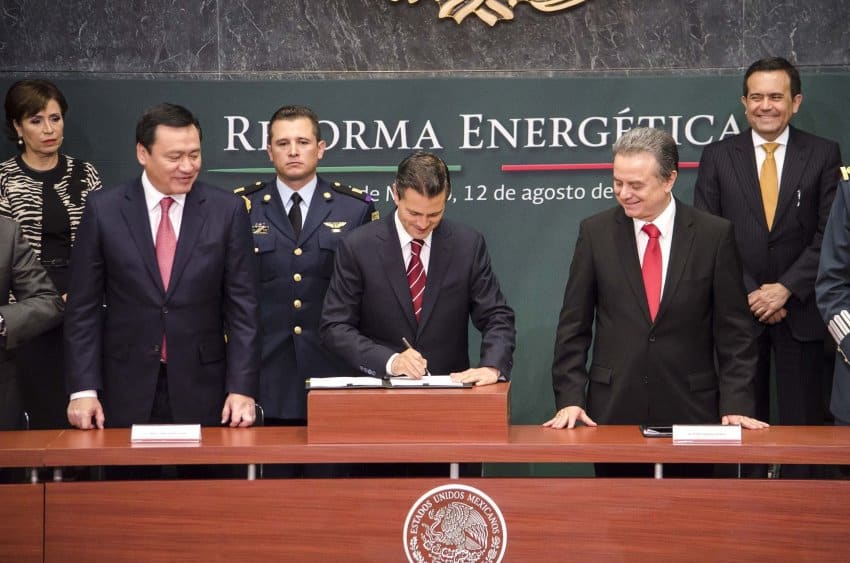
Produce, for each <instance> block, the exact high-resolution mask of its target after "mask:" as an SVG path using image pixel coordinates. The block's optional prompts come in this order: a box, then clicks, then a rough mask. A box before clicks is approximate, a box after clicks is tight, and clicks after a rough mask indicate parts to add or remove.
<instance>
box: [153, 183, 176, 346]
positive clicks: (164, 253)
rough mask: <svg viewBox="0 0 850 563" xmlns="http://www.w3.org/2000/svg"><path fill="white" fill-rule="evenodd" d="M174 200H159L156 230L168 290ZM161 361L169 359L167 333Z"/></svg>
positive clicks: (159, 260)
mask: <svg viewBox="0 0 850 563" xmlns="http://www.w3.org/2000/svg"><path fill="white" fill-rule="evenodd" d="M172 203H174V200H173V199H171V198H170V197H164V198H162V199H161V200H159V207H160V209H161V210H162V216H161V217H160V219H159V228H157V230H156V263H157V264H158V265H159V274H160V275H161V276H162V286H163V287H164V288H165V289H166V290H168V281H169V280H170V279H171V266H172V265H173V264H174V251H175V250H177V237H176V236H175V235H174V227H173V226H172V225H171V217H169V216H168V209H169V208H170V207H171V204H172ZM160 359H161V360H162V361H163V362H164V361H166V360H167V359H168V356H167V354H166V351H165V333H164V332H163V334H162V351H161V352H160Z"/></svg>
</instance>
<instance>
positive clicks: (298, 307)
mask: <svg viewBox="0 0 850 563" xmlns="http://www.w3.org/2000/svg"><path fill="white" fill-rule="evenodd" d="M292 306H293V307H295V308H296V309H300V308H301V300H300V299H296V300H295V301H293V302H292Z"/></svg>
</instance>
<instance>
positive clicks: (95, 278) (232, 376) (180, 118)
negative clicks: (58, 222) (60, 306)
mask: <svg viewBox="0 0 850 563" xmlns="http://www.w3.org/2000/svg"><path fill="white" fill-rule="evenodd" d="M136 157H137V159H138V161H139V163H140V164H141V165H142V167H143V168H144V171H143V173H142V175H141V177H140V178H137V179H136V180H135V181H132V182H130V183H128V184H125V185H122V186H118V187H115V188H110V189H105V190H101V191H100V192H97V193H96V194H93V196H91V197H89V199H88V201H87V203H86V210H85V213H84V215H83V219H82V222H81V223H80V227H79V230H78V231H77V240H76V243H75V245H74V251H73V256H72V260H71V281H70V286H69V290H68V306H67V311H66V318H65V322H66V324H65V339H66V344H67V345H66V348H65V350H66V359H67V374H66V377H67V384H68V389H69V391H70V392H71V400H70V402H69V404H68V420H69V421H70V423H71V424H72V425H74V426H76V427H78V428H84V429H87V428H92V427H95V426H96V427H98V428H103V426H104V423H105V422H106V423H108V424H109V425H110V426H129V425H131V424H135V423H172V422H173V423H200V424H204V425H215V424H219V423H222V424H223V423H228V424H229V425H230V426H250V425H251V424H252V423H253V422H254V412H255V407H254V397H255V396H256V394H257V385H258V374H259V359H260V353H259V340H258V328H257V327H258V326H259V317H258V310H257V276H256V272H255V265H254V258H253V252H252V248H253V247H252V244H251V231H250V230H249V229H250V225H249V222H248V215H247V213H246V211H245V206H244V205H243V204H242V202H241V201H240V200H238V199H236V198H234V197H233V196H232V195H230V194H229V193H228V192H225V191H223V190H219V189H217V188H214V187H212V186H209V185H206V184H203V183H201V182H198V181H197V177H198V172H199V170H200V168H201V128H200V124H199V123H198V120H197V119H196V118H195V117H194V116H193V115H192V114H191V113H190V112H189V111H188V110H187V109H186V108H183V107H181V106H176V105H172V104H160V105H157V106H154V107H153V108H151V109H149V110H148V111H147V113H145V114H144V115H143V116H142V118H141V119H140V120H139V123H138V125H137V127H136Z"/></svg>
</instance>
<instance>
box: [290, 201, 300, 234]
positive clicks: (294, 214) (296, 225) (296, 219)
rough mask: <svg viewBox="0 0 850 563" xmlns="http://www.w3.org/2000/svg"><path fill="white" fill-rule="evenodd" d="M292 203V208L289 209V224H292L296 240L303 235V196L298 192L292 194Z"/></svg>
mask: <svg viewBox="0 0 850 563" xmlns="http://www.w3.org/2000/svg"><path fill="white" fill-rule="evenodd" d="M290 201H292V207H290V208H289V222H290V223H292V230H293V231H295V238H298V235H300V234H301V196H300V195H298V193H297V192H296V193H294V194H292V197H291V198H290Z"/></svg>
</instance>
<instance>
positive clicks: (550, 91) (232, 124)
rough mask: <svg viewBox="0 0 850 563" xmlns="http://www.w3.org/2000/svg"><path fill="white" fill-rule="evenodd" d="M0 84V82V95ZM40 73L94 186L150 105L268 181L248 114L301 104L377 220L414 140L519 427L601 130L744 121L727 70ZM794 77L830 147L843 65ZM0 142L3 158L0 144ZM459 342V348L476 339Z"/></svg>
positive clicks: (735, 125)
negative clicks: (471, 237) (166, 108)
mask: <svg viewBox="0 0 850 563" xmlns="http://www.w3.org/2000/svg"><path fill="white" fill-rule="evenodd" d="M11 82H12V79H11V78H10V77H4V78H3V79H2V80H0V89H2V90H3V91H5V90H6V88H7V87H8V86H9V85H10V84H11ZM56 82H57V84H58V85H59V86H60V88H62V90H63V91H64V93H65V94H66V96H67V98H68V101H69V103H70V111H69V114H68V116H67V124H66V130H65V144H64V146H63V149H64V150H65V152H67V153H68V154H71V155H73V156H77V157H80V158H84V159H87V160H91V161H93V162H94V163H95V164H96V166H97V167H98V169H99V170H100V171H101V173H102V175H103V177H104V180H105V183H106V185H107V186H108V185H111V184H115V183H117V182H120V181H123V180H125V179H128V178H130V177H133V176H135V175H136V174H138V173H139V166H138V164H137V163H136V161H135V151H134V140H133V139H134V127H135V121H136V119H137V118H138V116H139V115H140V114H141V113H142V112H143V111H144V109H145V108H146V107H148V106H150V105H153V104H155V103H158V102H160V101H171V102H175V103H180V104H183V105H185V106H187V107H189V108H190V109H191V110H192V111H194V112H195V113H196V114H197V115H198V116H199V118H200V120H201V124H202V127H203V133H204V142H203V147H204V172H203V179H205V180H206V181H209V182H211V183H213V184H216V185H219V186H222V187H225V188H232V187H235V186H238V185H242V184H244V183H247V182H252V181H255V180H257V179H265V178H269V177H271V175H272V172H271V168H270V163H269V161H268V157H267V155H266V153H265V151H264V137H265V128H264V127H265V125H264V122H265V121H266V120H267V119H268V118H269V116H270V115H271V114H272V112H273V111H274V110H275V109H276V108H277V107H279V106H281V105H284V104H295V103H297V104H306V105H310V106H312V107H313V108H314V109H315V110H316V111H317V113H318V114H319V115H320V117H321V118H322V120H323V126H322V131H323V135H324V136H325V138H326V140H327V142H328V145H329V149H328V151H327V152H326V153H325V157H324V159H323V161H322V162H321V163H320V164H322V170H321V173H322V174H323V175H324V176H325V177H327V178H328V179H331V180H339V181H342V182H345V183H349V184H353V185H357V186H361V187H368V189H370V191H373V193H374V195H375V199H376V200H377V201H378V207H379V208H380V209H381V211H382V212H383V213H386V212H388V211H390V210H391V209H392V203H391V201H389V199H388V191H387V188H388V186H389V184H390V183H391V182H392V178H393V170H394V166H395V165H396V164H397V163H398V161H399V160H401V158H403V156H405V155H406V154H408V153H409V152H411V151H412V150H414V149H415V148H423V149H428V150H434V151H436V152H438V153H440V154H441V155H442V156H443V157H444V158H445V159H446V161H447V162H448V163H449V164H450V166H452V167H453V170H454V171H453V176H452V180H453V188H454V194H453V198H452V200H451V202H452V203H451V204H450V206H449V210H448V216H450V217H453V218H455V219H458V220H461V221H465V222H466V223H469V224H470V225H472V226H473V227H475V228H477V229H478V230H480V231H482V232H483V233H484V234H485V236H486V238H487V241H488V244H489V247H490V252H491V255H492V259H493V264H494V268H495V271H496V273H497V274H498V276H499V278H500V280H501V282H502V286H503V291H504V293H505V294H506V296H507V298H508V301H509V303H510V304H511V305H512V306H513V307H514V308H515V310H516V313H517V333H518V346H517V350H516V356H515V370H514V383H513V387H512V392H513V396H512V420H513V422H514V423H519V424H531V423H539V422H542V421H543V420H545V419H546V418H547V417H548V416H550V415H551V414H552V412H553V411H554V399H553V395H552V391H551V383H550V366H551V359H552V351H553V350H552V349H553V342H554V334H555V327H556V323H557V316H558V311H559V309H560V305H561V300H562V298H563V289H564V284H565V281H566V275H567V270H568V266H569V262H570V259H571V256H572V252H573V246H574V244H575V238H576V234H577V226H578V222H579V220H580V219H581V218H583V217H586V216H588V215H590V214H592V213H595V212H597V211H600V210H602V209H605V208H607V207H610V206H612V205H616V202H615V201H614V200H613V195H612V193H611V189H610V186H611V179H610V177H611V174H610V170H608V169H606V168H605V166H606V165H607V164H608V163H610V159H611V157H610V153H611V145H612V144H613V142H614V141H615V140H616V138H617V137H618V136H619V135H620V134H622V132H624V131H626V130H628V129H630V128H632V127H635V126H639V125H653V126H657V127H661V128H665V129H667V130H669V131H671V132H673V134H674V136H675V137H676V138H677V139H678V141H679V143H680V158H681V160H682V161H683V163H685V165H686V166H695V163H696V162H698V161H699V157H700V153H701V150H702V147H703V146H704V145H705V144H707V143H708V142H711V141H713V140H718V139H720V138H721V137H723V136H725V135H729V134H734V133H737V132H738V131H739V130H742V129H745V128H746V121H745V119H744V116H743V111H742V106H741V103H740V96H741V79H740V78H739V77H732V76H696V75H694V76H676V77H670V76H665V77H652V76H620V77H605V78H589V77H588V78H563V79H562V78H558V79H554V78H553V79H468V78H467V79H431V80H426V79H411V80H363V81H358V80H345V81H251V82H227V81H208V82H205V81H164V80H149V81H147V80H137V79H134V80H97V79H85V80H57V81H56ZM803 84H804V101H803V105H802V108H801V111H800V113H799V114H798V115H797V117H796V118H795V120H794V123H795V124H796V125H797V126H799V127H801V128H803V129H806V130H809V131H811V132H814V133H817V134H820V135H823V136H826V137H830V138H833V139H836V140H838V141H839V142H840V143H841V144H842V146H843V147H845V149H846V147H848V146H850V145H848V142H849V141H850V134H849V133H848V132H847V125H848V119H847V118H846V109H845V104H844V103H843V102H844V100H845V99H846V95H844V92H847V91H850V74H846V73H845V74H816V75H810V76H804V77H803ZM0 148H2V149H3V150H2V153H3V154H7V155H10V154H13V153H14V146H13V144H12V143H11V141H4V144H3V145H2V147H0ZM575 165H582V166H585V167H586V168H588V169H574V167H575ZM541 168H542V169H541ZM695 177H696V171H695V168H693V167H689V168H683V170H682V171H681V173H680V176H679V180H678V182H677V185H676V187H675V193H676V194H677V195H678V197H679V198H681V199H682V200H683V201H685V202H687V203H690V202H691V201H692V193H693V183H694V179H695ZM473 332H474V331H473ZM472 346H473V347H472V349H471V354H472V356H473V357H475V356H477V340H475V339H473V345H472Z"/></svg>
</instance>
